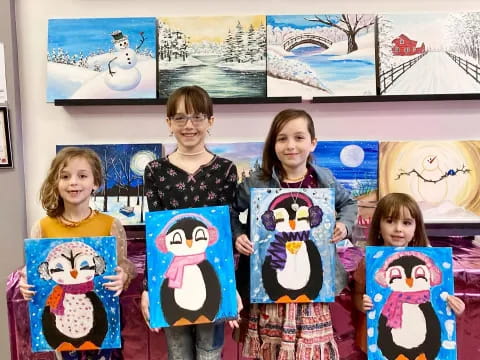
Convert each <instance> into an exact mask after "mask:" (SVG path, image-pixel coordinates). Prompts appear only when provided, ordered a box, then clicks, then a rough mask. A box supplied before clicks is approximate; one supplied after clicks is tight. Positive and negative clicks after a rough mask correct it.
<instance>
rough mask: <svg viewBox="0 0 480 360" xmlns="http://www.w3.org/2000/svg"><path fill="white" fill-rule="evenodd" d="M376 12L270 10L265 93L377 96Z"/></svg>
mask: <svg viewBox="0 0 480 360" xmlns="http://www.w3.org/2000/svg"><path fill="white" fill-rule="evenodd" d="M374 22H375V16H374V15H367V14H338V15H278V16H274V15H268V16H267V95H268V96H302V97H303V98H305V99H311V98H312V97H319V96H358V95H375V94H376V85H375V36H374Z"/></svg>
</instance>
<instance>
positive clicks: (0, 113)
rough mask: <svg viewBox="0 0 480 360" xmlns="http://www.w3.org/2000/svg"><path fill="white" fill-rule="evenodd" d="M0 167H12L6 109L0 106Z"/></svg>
mask: <svg viewBox="0 0 480 360" xmlns="http://www.w3.org/2000/svg"><path fill="white" fill-rule="evenodd" d="M0 168H13V156H12V144H11V141H10V127H9V124H8V109H7V108H6V107H0Z"/></svg>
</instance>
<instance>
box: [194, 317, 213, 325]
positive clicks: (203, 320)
mask: <svg viewBox="0 0 480 360" xmlns="http://www.w3.org/2000/svg"><path fill="white" fill-rule="evenodd" d="M211 322H212V320H210V319H209V318H207V317H206V316H205V315H200V316H199V317H198V318H197V320H195V321H194V322H193V323H194V324H205V323H211Z"/></svg>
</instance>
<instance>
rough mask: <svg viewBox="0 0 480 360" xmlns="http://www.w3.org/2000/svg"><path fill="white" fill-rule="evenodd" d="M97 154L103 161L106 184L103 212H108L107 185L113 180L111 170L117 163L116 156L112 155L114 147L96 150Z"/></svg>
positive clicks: (104, 186)
mask: <svg viewBox="0 0 480 360" xmlns="http://www.w3.org/2000/svg"><path fill="white" fill-rule="evenodd" d="M94 150H95V152H96V153H97V154H98V155H99V157H100V160H101V161H102V168H103V174H104V176H105V182H104V184H103V194H102V195H103V211H104V212H106V211H108V193H107V192H108V189H107V185H108V184H109V182H110V181H111V180H112V174H111V172H110V170H111V169H112V167H113V165H114V163H115V155H114V154H113V153H112V147H110V146H105V147H102V149H101V150H97V149H94Z"/></svg>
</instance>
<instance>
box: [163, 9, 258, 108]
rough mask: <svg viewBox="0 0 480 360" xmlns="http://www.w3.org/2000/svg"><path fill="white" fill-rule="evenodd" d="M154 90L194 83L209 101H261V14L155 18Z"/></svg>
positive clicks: (168, 91) (168, 92) (170, 88)
mask: <svg viewBox="0 0 480 360" xmlns="http://www.w3.org/2000/svg"><path fill="white" fill-rule="evenodd" d="M158 69H159V75H158V92H159V97H160V98H167V97H168V96H169V95H170V93H171V92H172V91H173V90H175V89H176V88H178V87H180V86H186V85H198V86H201V87H203V88H204V89H205V90H207V91H208V93H209V94H210V96H212V97H214V98H238V97H265V96H266V89H265V88H266V85H265V76H266V75H265V74H266V39H265V16H261V15H258V16H215V17H213V16H212V17H208V16H203V17H193V16H192V17H160V18H159V19H158Z"/></svg>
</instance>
